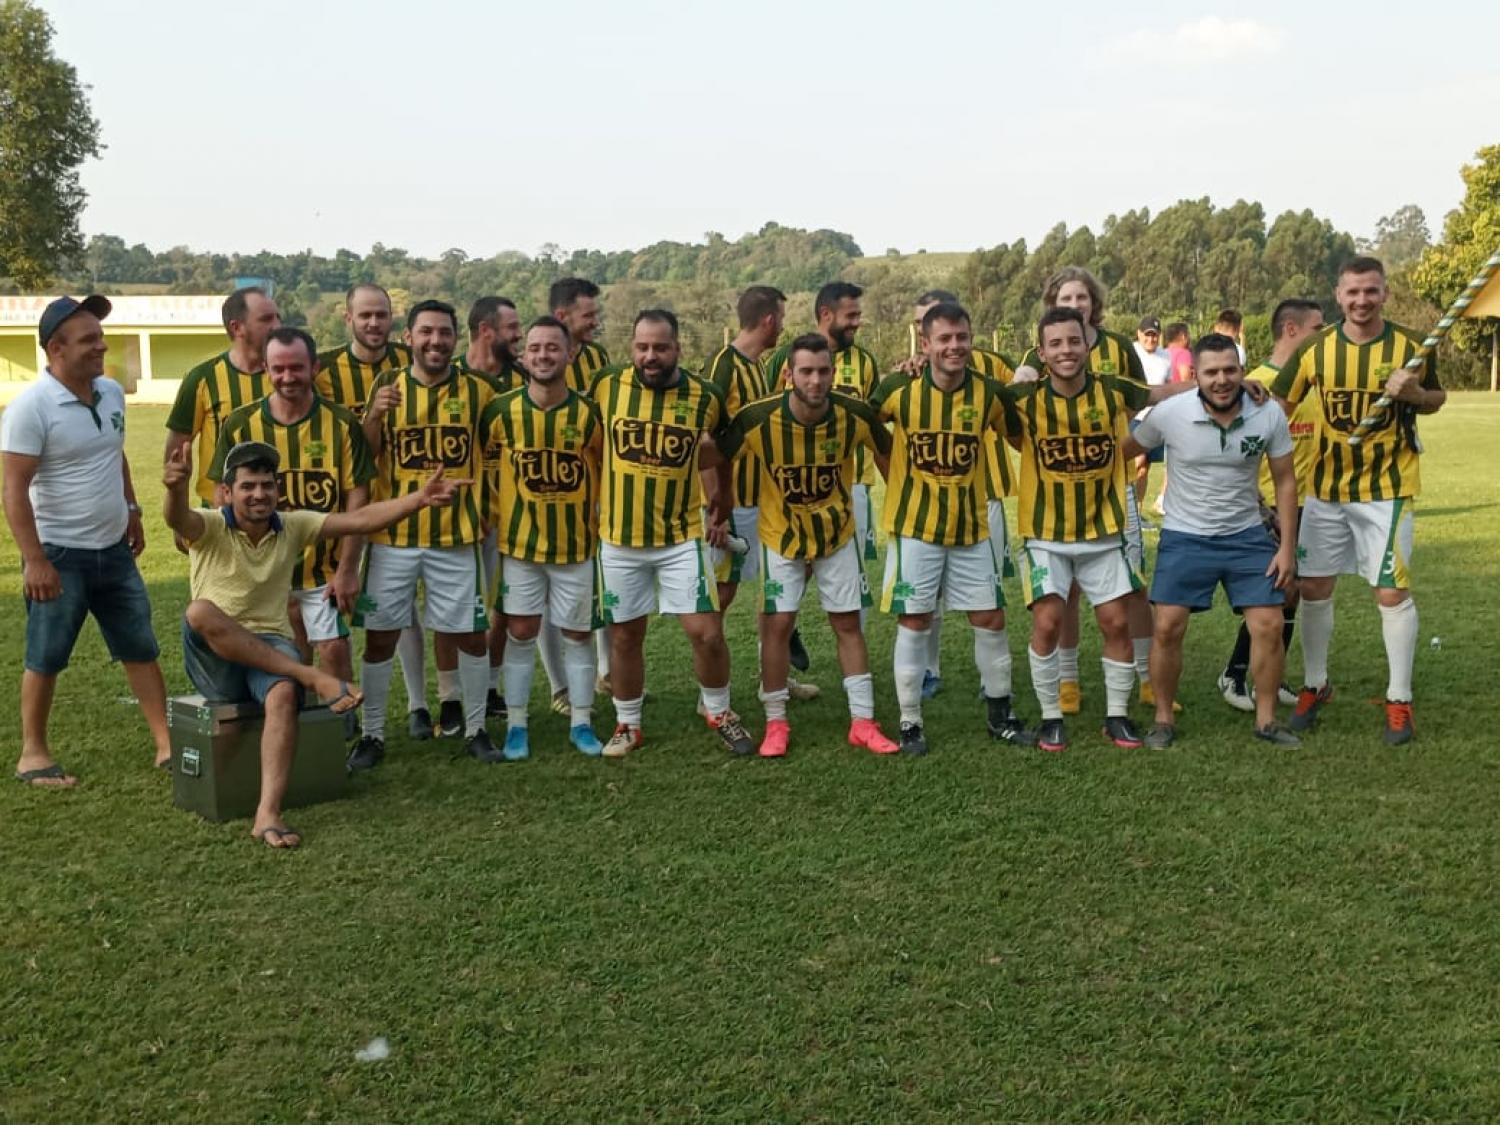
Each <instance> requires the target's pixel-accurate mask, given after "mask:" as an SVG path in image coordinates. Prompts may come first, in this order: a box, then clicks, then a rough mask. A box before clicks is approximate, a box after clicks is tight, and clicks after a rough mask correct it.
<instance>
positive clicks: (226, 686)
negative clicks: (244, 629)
mask: <svg viewBox="0 0 1500 1125" xmlns="http://www.w3.org/2000/svg"><path fill="white" fill-rule="evenodd" d="M255 635H256V636H257V637H259V638H260V639H261V640H263V641H265V643H266V644H268V645H270V646H271V647H272V648H274V649H275V650H276V651H277V652H279V653H281V654H282V655H284V656H289V657H291V658H292V659H293V660H295V661H297V662H298V663H301V661H302V654H301V653H300V652H298V651H297V646H296V645H294V644H293V643H292V642H291V639H290V638H288V637H283V636H282V635H281V634H280V633H256V634H255ZM182 664H183V667H184V668H186V669H187V674H188V679H189V680H191V681H192V683H193V686H194V687H195V688H197V689H198V691H199V692H200V693H201V694H202V696H203V698H204V699H206V700H208V701H209V702H211V703H252V702H253V703H261V704H263V703H265V701H266V696H267V695H269V694H270V692H271V689H272V688H273V687H275V686H276V685H277V684H279V683H281V682H282V681H283V680H286V681H287V682H288V683H290V682H291V680H290V678H289V677H287V676H276V675H272V674H271V673H270V672H262V671H261V670H260V669H259V668H251V667H248V666H246V665H244V664H232V663H230V662H229V661H228V660H225V659H224V658H223V657H222V656H220V655H219V654H218V653H216V652H214V650H213V649H211V648H209V647H208V642H207V641H205V640H204V639H203V638H202V637H201V636H199V635H198V633H197V631H196V630H194V629H193V628H192V627H191V626H189V625H188V623H187V622H186V621H184V622H183V623H182ZM298 693H299V699H300V693H301V687H300V686H299V687H298Z"/></svg>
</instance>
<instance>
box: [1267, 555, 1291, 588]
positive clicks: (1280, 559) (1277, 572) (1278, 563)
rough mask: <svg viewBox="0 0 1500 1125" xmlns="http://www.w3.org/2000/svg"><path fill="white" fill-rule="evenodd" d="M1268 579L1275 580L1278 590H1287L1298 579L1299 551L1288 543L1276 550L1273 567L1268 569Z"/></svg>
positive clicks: (1272, 561) (1272, 562)
mask: <svg viewBox="0 0 1500 1125" xmlns="http://www.w3.org/2000/svg"><path fill="white" fill-rule="evenodd" d="M1266 577H1267V578H1274V579H1275V580H1276V581H1275V585H1276V588H1277V589H1278V590H1285V589H1286V588H1287V587H1288V586H1290V585H1291V584H1292V580H1293V579H1294V578H1296V577H1297V551H1296V548H1294V547H1292V546H1291V545H1290V544H1288V543H1283V544H1282V545H1281V546H1280V547H1279V548H1277V550H1276V555H1275V557H1273V558H1272V559H1271V565H1270V566H1268V567H1266Z"/></svg>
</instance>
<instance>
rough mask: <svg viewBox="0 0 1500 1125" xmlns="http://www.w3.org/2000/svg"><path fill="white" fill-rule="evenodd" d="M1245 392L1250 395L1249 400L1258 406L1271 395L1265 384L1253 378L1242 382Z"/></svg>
mask: <svg viewBox="0 0 1500 1125" xmlns="http://www.w3.org/2000/svg"><path fill="white" fill-rule="evenodd" d="M1243 385H1244V388H1245V393H1246V394H1247V395H1249V396H1250V401H1251V402H1253V403H1255V405H1256V406H1259V405H1260V404H1261V403H1263V402H1265V401H1266V399H1268V398H1270V397H1271V392H1270V391H1268V390H1266V385H1265V384H1264V383H1262V382H1259V381H1257V380H1255V379H1246V380H1245V382H1244V384H1243Z"/></svg>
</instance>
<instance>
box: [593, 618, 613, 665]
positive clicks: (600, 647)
mask: <svg viewBox="0 0 1500 1125" xmlns="http://www.w3.org/2000/svg"><path fill="white" fill-rule="evenodd" d="M610 631H611V630H610V627H609V626H608V625H606V626H604V627H603V628H602V629H600V630H599V631H598V632H597V633H595V634H594V653H595V659H596V660H597V661H598V665H599V675H601V676H608V675H609V634H610Z"/></svg>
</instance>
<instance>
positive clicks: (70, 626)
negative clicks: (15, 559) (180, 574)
mask: <svg viewBox="0 0 1500 1125" xmlns="http://www.w3.org/2000/svg"><path fill="white" fill-rule="evenodd" d="M42 551H43V552H44V553H45V554H46V556H47V561H48V562H50V563H51V564H52V565H53V566H54V567H55V568H56V569H57V574H58V577H59V578H61V579H62V593H61V594H59V595H58V596H57V597H55V598H53V599H52V600H51V601H46V602H34V601H32V600H31V599H30V598H28V599H27V600H26V658H25V659H26V668H27V670H28V671H31V672H35V673H37V675H40V676H55V675H57V674H58V673H59V672H61V671H62V670H63V669H64V668H66V667H67V666H68V659H69V657H71V656H72V655H73V646H74V645H76V644H77V643H78V634H79V632H80V631H81V630H82V629H83V622H84V619H85V618H87V617H88V615H89V614H91V613H92V614H93V615H94V620H95V621H97V622H99V632H101V633H103V634H104V643H105V645H106V646H107V647H108V648H109V655H110V658H111V659H113V660H121V661H124V662H126V663H129V664H145V663H149V662H150V661H153V660H155V659H156V658H157V657H158V656H159V655H161V650H160V649H159V648H158V647H157V644H156V634H155V633H153V632H152V631H151V601H150V599H149V598H148V597H147V596H146V583H145V582H144V581H143V580H142V579H141V572H140V570H139V569H138V568H137V567H136V565H135V556H134V555H132V554H131V553H130V545H129V544H128V543H126V542H125V540H123V539H122V540H120V541H119V542H118V543H116V544H115V545H114V546H113V547H104V548H102V549H100V550H93V549H91V548H88V547H58V546H55V545H54V544H51V543H43V544H42Z"/></svg>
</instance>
